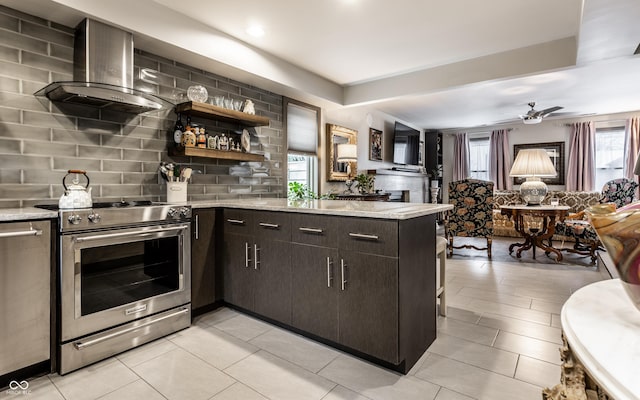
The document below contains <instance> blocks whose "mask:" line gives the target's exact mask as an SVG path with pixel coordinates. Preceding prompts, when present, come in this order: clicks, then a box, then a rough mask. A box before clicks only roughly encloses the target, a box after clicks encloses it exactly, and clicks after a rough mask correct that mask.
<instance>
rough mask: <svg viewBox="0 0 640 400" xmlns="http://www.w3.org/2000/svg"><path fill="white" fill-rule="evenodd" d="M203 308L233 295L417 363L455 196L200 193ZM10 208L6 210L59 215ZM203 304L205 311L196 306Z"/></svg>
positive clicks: (364, 352) (197, 288)
mask: <svg viewBox="0 0 640 400" xmlns="http://www.w3.org/2000/svg"><path fill="white" fill-rule="evenodd" d="M188 205H191V206H192V208H193V219H192V228H191V232H192V233H191V243H192V247H191V253H192V254H191V261H192V262H191V277H192V279H191V280H192V285H191V286H192V290H191V295H192V308H193V309H194V311H195V310H197V309H198V308H200V309H202V310H209V309H212V308H214V307H216V306H218V305H221V304H226V305H229V306H231V307H234V308H236V309H238V310H241V311H243V312H246V313H248V314H250V315H253V316H257V317H259V318H263V319H265V320H266V321H269V322H272V323H275V324H277V325H279V326H282V327H284V328H287V329H290V330H292V331H294V332H297V333H300V334H303V335H305V336H308V337H310V338H312V339H315V340H318V341H320V342H323V343H326V344H328V345H331V346H334V347H336V348H338V349H341V350H344V351H347V352H350V353H352V354H355V355H357V356H360V357H362V358H364V359H367V360H369V361H372V362H375V363H377V364H379V365H382V366H385V367H387V368H390V369H393V370H396V371H399V372H402V373H407V372H408V371H409V370H410V369H411V367H412V366H413V365H414V364H415V363H416V362H417V360H418V359H419V358H420V356H421V355H422V354H424V352H425V351H426V349H427V348H428V347H429V345H430V344H431V343H432V342H433V341H434V340H435V337H436V303H435V302H436V295H435V292H436V287H435V286H436V284H435V280H436V256H435V237H436V233H435V230H436V223H435V222H436V217H437V216H438V214H439V213H441V212H444V211H446V210H448V209H450V208H451V206H450V205H447V204H444V205H443V204H419V203H396V202H359V201H347V200H313V201H300V202H290V201H287V200H286V199H245V200H226V201H196V202H190V203H188ZM57 216H58V213H55V212H51V211H47V210H43V209H38V208H24V209H2V210H0V220H2V221H9V222H10V221H20V220H29V221H30V220H42V219H54V218H56V217H57ZM194 315H195V313H194Z"/></svg>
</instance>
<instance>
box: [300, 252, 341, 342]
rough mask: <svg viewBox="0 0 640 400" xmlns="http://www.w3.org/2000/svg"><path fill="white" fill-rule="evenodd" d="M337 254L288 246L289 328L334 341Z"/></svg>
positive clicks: (337, 281) (336, 337)
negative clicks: (290, 274) (290, 278)
mask: <svg viewBox="0 0 640 400" xmlns="http://www.w3.org/2000/svg"><path fill="white" fill-rule="evenodd" d="M337 263H339V260H338V251H337V250H336V249H332V248H327V247H317V246H308V245H303V244H296V243H294V244H292V245H291V272H292V282H291V298H292V323H291V324H292V325H293V326H295V327H296V328H299V329H301V330H303V331H306V332H309V333H312V334H314V335H318V336H320V337H323V338H325V339H329V340H332V341H334V342H337V341H338V291H339V290H340V287H339V284H340V281H339V275H337V273H338V272H339V269H338V268H339V265H338V264H337Z"/></svg>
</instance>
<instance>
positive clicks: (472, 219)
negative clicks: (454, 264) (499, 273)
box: [445, 179, 493, 258]
mask: <svg viewBox="0 0 640 400" xmlns="http://www.w3.org/2000/svg"><path fill="white" fill-rule="evenodd" d="M449 203H450V204H452V205H453V209H452V210H449V211H448V212H447V217H446V221H445V236H446V238H447V241H448V244H447V249H448V253H449V256H451V255H453V249H462V248H473V249H476V250H487V253H488V255H489V258H491V242H492V240H493V182H490V181H482V180H477V179H463V180H461V181H456V182H450V183H449ZM455 236H459V237H477V238H485V239H486V240H487V247H476V246H474V245H470V244H465V245H461V246H454V245H453V238H454V237H455Z"/></svg>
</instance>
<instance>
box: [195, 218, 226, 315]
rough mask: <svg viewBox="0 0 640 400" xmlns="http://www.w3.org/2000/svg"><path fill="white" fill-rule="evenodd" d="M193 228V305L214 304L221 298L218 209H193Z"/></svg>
mask: <svg viewBox="0 0 640 400" xmlns="http://www.w3.org/2000/svg"><path fill="white" fill-rule="evenodd" d="M192 224H193V225H192V229H191V235H192V237H191V307H192V308H193V310H194V314H197V309H199V308H203V307H205V308H206V307H208V306H212V305H213V304H214V303H215V302H216V300H219V296H220V293H219V291H217V290H216V285H219V282H218V280H217V279H216V242H215V239H216V237H215V227H216V210H215V209H197V210H193V222H192Z"/></svg>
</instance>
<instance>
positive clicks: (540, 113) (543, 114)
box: [538, 106, 564, 117]
mask: <svg viewBox="0 0 640 400" xmlns="http://www.w3.org/2000/svg"><path fill="white" fill-rule="evenodd" d="M563 108H564V107H560V106H555V107H549V108H547V109H545V110H542V111H538V115H539V116H540V117H546V116H547V115H549V114H551V113H552V112H554V111H558V110H562V109H563Z"/></svg>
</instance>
